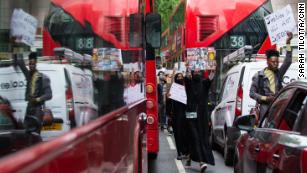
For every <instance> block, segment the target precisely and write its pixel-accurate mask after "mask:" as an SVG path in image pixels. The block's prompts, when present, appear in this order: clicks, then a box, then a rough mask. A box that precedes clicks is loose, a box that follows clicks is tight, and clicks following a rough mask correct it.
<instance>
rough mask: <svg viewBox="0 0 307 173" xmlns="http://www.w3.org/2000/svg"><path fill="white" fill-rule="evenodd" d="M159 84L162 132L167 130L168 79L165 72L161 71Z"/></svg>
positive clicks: (159, 114)
mask: <svg viewBox="0 0 307 173" xmlns="http://www.w3.org/2000/svg"><path fill="white" fill-rule="evenodd" d="M158 77H159V83H158V87H157V90H158V105H159V113H158V116H159V125H160V128H161V130H164V129H165V128H166V115H165V104H166V79H165V75H164V72H162V71H160V72H159V73H158Z"/></svg>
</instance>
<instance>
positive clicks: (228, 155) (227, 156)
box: [224, 133, 233, 166]
mask: <svg viewBox="0 0 307 173" xmlns="http://www.w3.org/2000/svg"><path fill="white" fill-rule="evenodd" d="M227 141H228V137H227V134H226V133H225V138H224V162H225V165H227V166H231V165H233V153H232V151H231V149H230V148H229V146H228V144H227Z"/></svg>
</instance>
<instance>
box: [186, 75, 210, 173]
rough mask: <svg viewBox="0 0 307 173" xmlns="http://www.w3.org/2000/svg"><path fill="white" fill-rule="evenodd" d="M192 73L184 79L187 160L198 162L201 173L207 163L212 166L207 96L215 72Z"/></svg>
mask: <svg viewBox="0 0 307 173" xmlns="http://www.w3.org/2000/svg"><path fill="white" fill-rule="evenodd" d="M208 73H209V72H208V71H205V73H202V71H199V70H198V69H196V70H195V71H192V76H191V77H186V80H185V86H186V93H187V109H186V119H187V123H188V131H189V132H188V133H189V134H188V136H189V140H188V141H189V151H188V152H189V159H188V160H187V165H188V166H189V165H190V164H191V160H193V161H196V162H199V163H200V168H201V172H203V171H204V170H205V169H206V168H207V163H208V164H211V165H214V164H215V162H214V157H213V153H212V150H211V147H210V145H209V115H208V95H209V88H210V85H211V81H212V79H213V77H214V74H215V71H211V72H210V75H207V74H208Z"/></svg>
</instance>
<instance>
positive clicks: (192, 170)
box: [148, 131, 233, 173]
mask: <svg viewBox="0 0 307 173" xmlns="http://www.w3.org/2000/svg"><path fill="white" fill-rule="evenodd" d="M159 140H160V151H159V154H158V157H157V159H156V160H153V159H149V161H148V169H149V170H148V172H149V173H199V172H200V167H199V163H196V162H192V165H191V166H190V167H187V166H185V160H183V161H178V160H177V159H176V157H177V153H176V148H175V141H174V137H173V136H170V135H169V133H168V132H167V131H164V132H162V131H160V133H159ZM213 154H214V158H215V166H211V165H208V168H207V169H206V171H205V172H206V173H232V172H233V167H228V166H225V164H224V159H223V155H222V154H221V153H220V152H218V151H214V153H213Z"/></svg>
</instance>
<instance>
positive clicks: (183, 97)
mask: <svg viewBox="0 0 307 173" xmlns="http://www.w3.org/2000/svg"><path fill="white" fill-rule="evenodd" d="M169 93H170V94H171V96H170V98H171V99H173V100H176V101H178V102H181V103H183V104H187V94H186V92H185V87H184V86H183V85H179V84H177V83H173V84H172V86H171V89H170V92H169Z"/></svg>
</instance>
